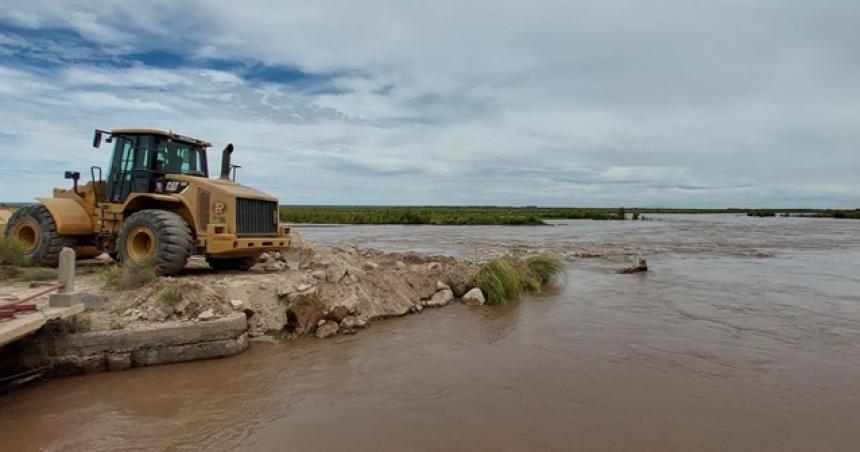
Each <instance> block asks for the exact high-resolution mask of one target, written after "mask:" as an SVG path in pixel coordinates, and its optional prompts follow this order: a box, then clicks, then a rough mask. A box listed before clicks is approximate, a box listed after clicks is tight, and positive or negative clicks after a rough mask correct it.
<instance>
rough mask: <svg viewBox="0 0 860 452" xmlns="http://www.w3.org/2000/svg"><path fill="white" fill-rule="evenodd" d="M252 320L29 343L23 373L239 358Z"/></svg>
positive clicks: (48, 337)
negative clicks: (38, 370)
mask: <svg viewBox="0 0 860 452" xmlns="http://www.w3.org/2000/svg"><path fill="white" fill-rule="evenodd" d="M247 330H248V321H247V319H246V317H245V314H244V313H241V312H236V313H232V314H230V315H228V316H225V317H222V318H219V319H214V320H211V321H208V322H200V323H187V322H186V323H183V322H168V323H165V324H159V325H155V326H153V327H151V328H146V329H139V330H110V331H95V332H87V333H73V334H63V335H52V334H50V333H48V332H44V333H41V334H39V335H36V336H34V337H32V338H30V339H29V340H28V342H27V344H26V345H25V347H24V348H23V350H22V353H21V364H22V366H23V367H25V368H36V367H44V366H47V367H49V368H50V369H51V370H50V374H51V375H54V376H61V375H71V374H83V373H93V372H103V371H113V370H125V369H130V368H132V367H145V366H153V365H157V364H170V363H178V362H186V361H196V360H200V359H211V358H221V357H226V356H232V355H236V354H239V353H241V352H243V351H244V350H246V349H247V348H248V335H247Z"/></svg>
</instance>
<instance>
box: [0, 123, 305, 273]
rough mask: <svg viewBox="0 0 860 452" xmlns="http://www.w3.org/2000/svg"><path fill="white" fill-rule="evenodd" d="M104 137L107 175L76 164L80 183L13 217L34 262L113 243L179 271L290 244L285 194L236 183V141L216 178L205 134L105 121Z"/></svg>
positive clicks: (122, 256) (125, 257) (234, 265)
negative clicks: (86, 173) (283, 215)
mask: <svg viewBox="0 0 860 452" xmlns="http://www.w3.org/2000/svg"><path fill="white" fill-rule="evenodd" d="M103 138H104V140H105V141H106V142H107V143H113V145H114V146H113V157H112V159H111V163H110V167H109V169H108V171H107V179H106V180H104V179H103V177H102V169H101V168H100V167H98V166H93V167H91V168H90V176H91V180H90V182H87V183H86V184H85V185H79V184H78V181H79V179H80V173H79V172H72V171H67V172H66V178H67V179H71V180H72V183H73V187H72V188H71V189H60V188H55V189H54V196H53V198H37V200H38V201H39V204H35V205H29V206H27V207H23V208H20V209H18V210H16V211H15V212H14V213H13V214H12V216H11V217H10V218H9V219H8V223H7V225H6V239H7V240H15V241H17V242H18V243H19V244H20V245H21V246H22V247H23V248H24V253H25V260H26V262H27V263H28V264H32V265H45V266H55V265H57V261H58V258H59V253H60V250H62V249H63V247H72V248H74V249H76V250H77V252H78V255H79V256H81V257H86V256H95V255H97V254H99V253H101V252H107V253H108V254H110V255H111V256H112V257H113V258H114V259H117V260H118V261H120V262H135V263H137V264H151V265H154V266H155V269H156V270H157V271H158V272H159V273H161V274H164V275H171V274H175V273H178V272H179V271H180V270H182V268H183V267H184V266H185V264H186V263H187V261H188V258H189V257H190V256H191V255H193V254H198V255H203V256H205V257H206V260H207V262H208V263H209V265H210V266H211V267H212V268H215V269H238V270H247V269H249V268H250V267H251V266H253V265H254V264H255V263H256V261H257V258H258V257H259V256H260V254H261V253H263V252H266V251H277V250H284V249H286V248H287V247H289V244H290V230H289V228H285V227H281V226H280V224H279V213H278V200H277V199H276V198H274V197H272V196H269V195H267V194H265V193H262V192H260V191H257V190H254V189H253V188H250V187H246V186H243V185H240V184H238V183H236V182H235V171H236V168H239V167H238V166H236V165H231V163H230V158H231V154H232V152H233V145H232V144H230V145H227V147H226V148H225V149H224V151H223V153H222V157H221V173H220V177H219V178H217V179H210V178H209V165H208V160H207V158H206V157H207V156H206V150H207V148H209V147H211V145H210V144H209V143H207V142H206V141H202V140H198V139H194V138H190V137H186V136H182V135H178V134H175V133H173V132H164V131H160V130H149V129H121V130H113V131H110V132H107V131H103V130H96V131H95V136H94V137H93V147H96V148H98V147H100V146H101V144H102V139H103ZM231 172H232V174H233V178H232V179H231Z"/></svg>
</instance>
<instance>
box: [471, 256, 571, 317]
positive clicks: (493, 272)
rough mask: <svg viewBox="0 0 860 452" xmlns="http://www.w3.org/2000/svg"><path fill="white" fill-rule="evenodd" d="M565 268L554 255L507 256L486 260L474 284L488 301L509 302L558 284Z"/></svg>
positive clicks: (496, 302) (494, 303)
mask: <svg viewBox="0 0 860 452" xmlns="http://www.w3.org/2000/svg"><path fill="white" fill-rule="evenodd" d="M564 271H565V267H564V264H563V263H562V262H561V261H560V260H558V259H556V258H555V257H552V256H548V255H539V256H530V257H528V258H526V259H521V258H518V257H514V256H508V257H505V258H499V259H493V260H491V261H487V262H486V263H485V264H484V265H482V266H481V267H480V268H479V269H478V272H477V273H476V274H475V276H474V277H473V278H472V284H471V285H472V286H474V287H478V288H479V289H481V291H482V292H483V293H484V296H485V297H486V298H487V304H491V305H500V304H507V303H508V302H510V301H513V300H517V299H519V298H520V297H522V296H523V294H525V293H527V292H540V291H541V290H542V289H543V288H544V287H545V286H548V285H554V284H558V283H559V282H560V281H561V275H563V274H564Z"/></svg>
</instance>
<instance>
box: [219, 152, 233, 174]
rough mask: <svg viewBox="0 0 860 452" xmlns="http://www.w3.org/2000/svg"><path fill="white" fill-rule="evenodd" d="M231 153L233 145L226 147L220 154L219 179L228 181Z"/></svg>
mask: <svg viewBox="0 0 860 452" xmlns="http://www.w3.org/2000/svg"><path fill="white" fill-rule="evenodd" d="M232 153H233V143H230V144H228V145H227V147H225V148H224V150H223V151H222V152H221V179H227V180H230V154H232Z"/></svg>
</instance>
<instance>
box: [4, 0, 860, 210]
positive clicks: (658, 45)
mask: <svg viewBox="0 0 860 452" xmlns="http://www.w3.org/2000/svg"><path fill="white" fill-rule="evenodd" d="M858 46H860V1H857V0H847V1H838V0H817V1H815V0H809V1H792V0H773V1H770V0H756V1H741V0H736V1H710V2H708V1H700V2H696V1H689V0H667V1H647V2H646V1H638V2H634V1H613V0H599V1H574V0H570V1H534V0H532V1H510V2H508V1H504V0H492V1H471V2H468V1H440V0H434V1H425V2H418V1H367V0H365V1H343V2H330V1H313V2H310V1H307V2H288V1H270V2H257V1H247V0H245V1H241V2H240V1H234V2H210V1H192V2H183V1H170V2H159V1H149V2H143V3H142V2H101V1H93V0H87V1H67V2H64V1H56V0H54V1H41V0H26V1H17V0H4V2H3V7H2V9H0V154H1V155H2V166H0V185H2V187H3V193H2V196H0V200H3V201H24V200H29V199H31V198H33V197H34V196H45V195H50V189H51V187H54V186H63V184H66V183H67V182H66V181H64V180H63V179H62V175H63V171H64V170H67V169H75V170H79V171H81V173H82V174H85V175H86V176H85V178H86V179H88V178H89V176H88V174H89V166H90V165H96V164H98V165H102V166H105V164H106V163H107V159H108V149H107V148H105V147H102V148H101V149H92V147H91V140H92V130H93V129H94V128H101V129H112V128H123V127H145V128H161V129H172V130H174V131H177V132H179V133H182V134H185V135H190V136H194V137H199V138H203V139H208V140H209V141H211V142H212V143H214V145H215V147H214V148H213V152H212V153H211V156H212V159H211V163H210V166H211V167H213V168H217V163H218V162H219V161H220V150H221V148H223V146H224V145H226V144H227V143H228V142H232V143H234V145H235V146H236V152H235V154H234V162H235V163H237V164H240V165H242V166H243V168H242V169H241V170H240V171H239V181H240V182H242V183H245V184H247V185H252V186H255V187H258V188H260V189H262V190H264V191H267V192H269V193H272V194H274V195H277V196H278V197H279V198H280V199H281V202H282V203H287V204H471V205H477V204H480V205H486V204H494V205H553V206H619V205H624V206H679V207H680V206H688V207H729V206H738V207H747V206H761V207H784V206H798V207H801V206H808V207H860V47H858Z"/></svg>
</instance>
